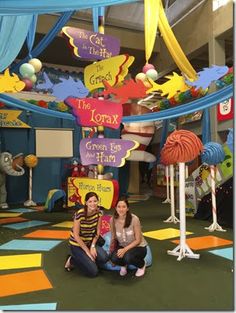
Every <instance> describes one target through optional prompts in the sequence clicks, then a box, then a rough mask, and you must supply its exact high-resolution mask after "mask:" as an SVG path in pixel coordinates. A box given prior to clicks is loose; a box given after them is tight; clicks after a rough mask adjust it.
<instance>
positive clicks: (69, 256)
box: [65, 254, 74, 272]
mask: <svg viewBox="0 0 236 313" xmlns="http://www.w3.org/2000/svg"><path fill="white" fill-rule="evenodd" d="M70 260H71V255H70V254H68V255H67V257H66V263H65V270H66V271H67V272H70V271H72V270H73V269H74V267H73V266H72V265H71V263H70Z"/></svg>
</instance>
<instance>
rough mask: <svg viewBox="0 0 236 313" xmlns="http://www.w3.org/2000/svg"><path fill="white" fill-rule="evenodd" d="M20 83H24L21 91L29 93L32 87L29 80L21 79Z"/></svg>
mask: <svg viewBox="0 0 236 313" xmlns="http://www.w3.org/2000/svg"><path fill="white" fill-rule="evenodd" d="M22 81H23V82H24V83H25V87H24V89H23V90H25V91H30V90H31V89H32V87H33V83H32V81H31V80H30V79H29V78H23V79H22Z"/></svg>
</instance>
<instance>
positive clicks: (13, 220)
mask: <svg viewBox="0 0 236 313" xmlns="http://www.w3.org/2000/svg"><path fill="white" fill-rule="evenodd" d="M25 221H28V220H27V219H26V218H23V217H20V216H19V217H8V218H1V219H0V225H2V224H10V223H16V222H25Z"/></svg>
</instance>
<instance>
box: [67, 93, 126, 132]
mask: <svg viewBox="0 0 236 313" xmlns="http://www.w3.org/2000/svg"><path fill="white" fill-rule="evenodd" d="M65 102H66V104H67V105H69V106H70V107H72V109H73V115H75V117H76V121H77V123H78V125H81V126H99V125H102V126H106V127H110V128H114V129H117V128H119V126H120V123H121V118H122V112H123V108H122V105H121V104H118V103H115V102H112V101H109V100H98V99H94V98H84V99H79V98H70V97H68V98H67V99H66V100H65Z"/></svg>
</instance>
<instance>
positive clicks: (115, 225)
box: [110, 197, 147, 277]
mask: <svg viewBox="0 0 236 313" xmlns="http://www.w3.org/2000/svg"><path fill="white" fill-rule="evenodd" d="M110 223H111V246H110V252H111V261H112V263H113V264H117V265H120V266H121V269H120V275H121V276H125V275H126V274H127V266H128V265H134V266H136V267H137V268H138V269H137V271H136V273H135V276H137V277H140V276H143V275H144V273H145V267H146V265H145V260H144V258H145V256H146V254H147V242H146V240H145V239H144V237H143V235H142V231H141V224H140V221H139V218H138V217H137V216H136V215H134V214H132V213H131V212H130V210H129V203H128V200H127V199H126V198H125V197H121V198H120V199H119V200H118V201H117V204H116V209H115V213H114V216H113V217H112V219H111V222H110ZM115 243H117V246H116V247H115Z"/></svg>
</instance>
